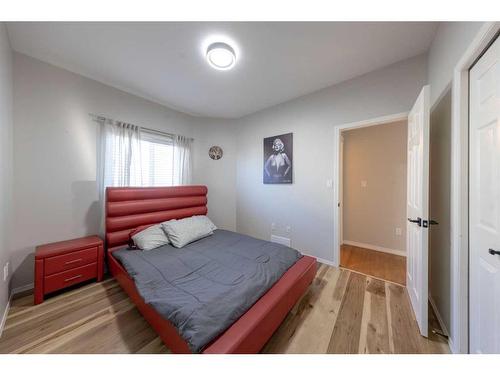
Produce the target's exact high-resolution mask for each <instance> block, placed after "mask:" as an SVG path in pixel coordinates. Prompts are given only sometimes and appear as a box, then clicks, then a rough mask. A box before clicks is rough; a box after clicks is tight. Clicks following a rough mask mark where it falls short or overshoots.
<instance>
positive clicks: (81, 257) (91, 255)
mask: <svg viewBox="0 0 500 375" xmlns="http://www.w3.org/2000/svg"><path fill="white" fill-rule="evenodd" d="M96 261H97V247H92V248H90V249H85V250H80V251H75V252H72V253H68V254H63V255H57V256H54V257H49V258H45V264H44V267H45V275H52V274H54V273H58V272H62V271H67V270H70V269H73V268H76V267H80V266H83V265H85V264H89V263H94V262H96Z"/></svg>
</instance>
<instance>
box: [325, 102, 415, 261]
mask: <svg viewBox="0 0 500 375" xmlns="http://www.w3.org/2000/svg"><path fill="white" fill-rule="evenodd" d="M408 114H409V112H402V113H396V114H392V115H387V116H382V117H376V118H372V119H369V120H363V121H356V122H351V123H347V124H342V125H337V126H335V128H334V135H333V136H334V143H333V144H334V146H335V149H336V152H335V154H334V158H333V197H334V202H335V203H334V205H333V206H334V207H333V214H334V216H333V217H334V221H333V238H334V242H333V244H334V245H333V265H334V266H337V267H338V266H339V265H340V245H341V239H342V236H341V235H340V230H339V229H340V228H341V225H340V220H341V219H342V217H341V216H342V215H341V214H342V207H339V203H340V198H341V197H340V192H341V188H340V183H341V181H342V178H341V176H340V171H341V170H342V168H341V166H340V161H341V157H340V142H341V139H340V137H341V133H342V131H343V130H347V129H350V130H351V129H360V128H366V127H368V126H377V125H384V124H389V123H391V122H397V121H403V120H406V121H408Z"/></svg>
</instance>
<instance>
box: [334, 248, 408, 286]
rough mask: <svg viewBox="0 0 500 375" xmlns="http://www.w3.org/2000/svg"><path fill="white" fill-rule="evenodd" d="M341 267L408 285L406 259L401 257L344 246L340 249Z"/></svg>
mask: <svg viewBox="0 0 500 375" xmlns="http://www.w3.org/2000/svg"><path fill="white" fill-rule="evenodd" d="M340 266H341V267H344V268H347V269H350V270H353V271H356V272H360V273H363V274H365V275H369V276H373V277H376V278H379V279H383V280H387V281H391V282H393V283H397V284H401V285H406V258H405V257H402V256H399V255H394V254H388V253H383V252H381V251H375V250H369V249H365V248H362V247H357V246H351V245H342V246H341V247H340Z"/></svg>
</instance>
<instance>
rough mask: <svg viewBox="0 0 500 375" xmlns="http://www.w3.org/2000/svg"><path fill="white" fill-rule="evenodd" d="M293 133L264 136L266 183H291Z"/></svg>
mask: <svg viewBox="0 0 500 375" xmlns="http://www.w3.org/2000/svg"><path fill="white" fill-rule="evenodd" d="M292 171H293V133H287V134H281V135H276V136H274V137H267V138H264V183H265V184H291V183H292Z"/></svg>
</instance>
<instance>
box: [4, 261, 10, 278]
mask: <svg viewBox="0 0 500 375" xmlns="http://www.w3.org/2000/svg"><path fill="white" fill-rule="evenodd" d="M8 277H9V262H7V263H5V266H3V281H7V278H8Z"/></svg>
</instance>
